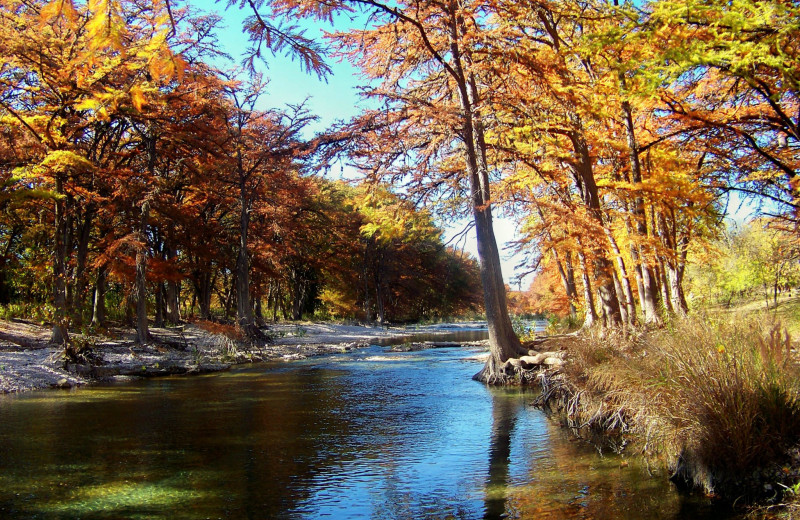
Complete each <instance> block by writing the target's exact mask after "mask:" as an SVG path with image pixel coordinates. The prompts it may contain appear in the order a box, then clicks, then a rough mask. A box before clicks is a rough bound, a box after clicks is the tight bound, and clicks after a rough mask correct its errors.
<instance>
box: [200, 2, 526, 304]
mask: <svg viewBox="0 0 800 520" xmlns="http://www.w3.org/2000/svg"><path fill="white" fill-rule="evenodd" d="M190 4H191V5H192V6H194V7H195V8H197V9H200V10H203V11H206V12H217V13H218V14H220V15H221V16H222V17H223V19H224V22H223V23H224V25H225V26H226V28H225V29H223V30H222V31H221V32H220V34H219V42H220V44H221V45H222V47H223V50H224V51H225V52H227V53H228V54H230V55H231V56H232V57H233V58H234V60H235V62H232V63H230V66H231V67H234V66H236V65H238V64H239V62H240V61H241V56H242V54H243V52H244V51H245V49H247V47H248V42H247V37H246V35H245V34H243V33H242V21H243V20H244V18H245V17H246V16H247V14H248V13H247V12H246V11H242V10H239V9H236V8H230V9H227V10H226V9H225V4H224V3H215V2H214V1H213V0H190ZM343 21H345V22H346V20H343ZM303 25H304V26H306V27H307V32H306V35H307V36H309V37H315V38H316V37H319V38H322V36H323V33H324V31H325V30H326V29H327V30H330V29H331V28H330V27H324V26H323V25H322V24H313V23H304V24H303ZM328 63H329V65H330V66H331V69H332V70H333V73H332V74H331V75H330V77H328V79H327V81H322V80H319V79H317V77H316V76H314V75H313V74H307V73H305V72H304V71H303V70H302V68H301V66H300V63H299V62H298V61H292V60H291V59H290V58H288V57H286V56H282V55H276V56H267V59H266V64H265V67H264V68H262V70H263V72H264V74H265V76H266V77H268V78H269V79H270V81H269V85H268V87H267V93H266V95H265V96H264V97H263V99H262V103H263V108H267V107H281V106H284V105H287V104H298V103H301V102H303V101H306V103H307V105H306V106H307V107H308V109H309V111H310V112H311V113H313V114H316V115H317V116H318V117H319V121H318V123H316V124H315V125H314V126H313V127H311V130H313V131H321V130H323V129H324V128H326V127H327V126H329V125H331V124H332V123H334V122H335V121H336V120H342V119H345V120H346V119H349V118H350V117H352V116H354V115H356V114H357V113H358V111H359V107H358V104H359V97H358V86H359V85H360V84H363V82H362V81H361V79H360V78H359V76H358V71H357V70H356V69H355V68H354V67H352V66H351V65H350V64H349V63H346V62H344V63H341V62H337V61H334V60H328ZM353 173H354V172H349V171H345V172H344V175H345V176H348V177H349V176H352V175H353ZM330 175H331V176H333V177H338V176H339V175H341V172H340V171H339V170H336V169H335V170H334V171H332V172H331V173H330ZM494 221H495V235H496V236H497V240H498V245H499V246H500V248H501V258H502V259H503V277H504V279H505V280H506V283H509V282H510V281H511V279H512V278H513V276H514V265H515V264H517V263H518V262H519V260H518V259H516V258H505V256H506V255H503V254H502V248H503V246H504V245H505V243H506V242H508V241H510V240H513V239H514V224H513V222H511V221H510V220H508V219H504V218H500V216H499V214H498V212H497V211H495V219H494ZM441 225H443V226H444V224H441ZM463 226H464V222H459V223H453V224H451V225H450V226H445V229H446V235H447V236H448V237H450V236H452V235H453V234H455V233H458V232H459V231H461V229H462V228H463ZM461 246H463V247H464V249H465V250H466V251H468V252H470V253H471V254H472V255H473V256H475V257H477V255H478V253H477V244H476V238H475V234H474V232H471V233H470V234H469V235H468V237H467V239H466V240H465V241H462V242H459V247H461ZM529 283H530V279H527V280H526V281H525V282H524V283H523V286H522V287H523V289H526V288H527V284H529ZM514 288H515V289H516V288H517V286H516V285H515V286H514Z"/></svg>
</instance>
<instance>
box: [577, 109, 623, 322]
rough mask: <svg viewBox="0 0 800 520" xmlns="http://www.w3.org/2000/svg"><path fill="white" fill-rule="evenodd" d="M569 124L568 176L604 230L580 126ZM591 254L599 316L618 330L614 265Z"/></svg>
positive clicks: (597, 252) (595, 250)
mask: <svg viewBox="0 0 800 520" xmlns="http://www.w3.org/2000/svg"><path fill="white" fill-rule="evenodd" d="M572 123H573V125H574V126H575V130H574V131H573V132H570V135H569V137H570V141H571V142H572V146H573V150H574V152H575V156H576V159H577V160H576V161H575V165H574V167H573V172H572V173H573V177H574V179H575V184H576V187H577V188H578V189H579V191H580V192H581V195H582V199H583V203H584V204H585V205H586V207H587V209H588V210H589V215H591V217H592V218H593V219H594V220H595V222H596V223H597V225H598V226H599V227H600V229H605V225H604V223H603V213H602V210H601V206H600V194H599V191H598V189H597V183H596V182H595V178H594V169H593V167H592V158H591V155H590V154H589V146H588V144H587V143H586V140H585V138H584V136H583V126H582V123H581V121H580V119H579V118H578V116H577V115H572ZM591 253H592V257H593V260H594V261H593V263H594V265H593V267H594V285H595V286H596V287H597V294H598V296H599V298H600V304H601V305H602V306H603V312H604V313H605V314H606V317H607V320H608V324H609V325H611V326H614V327H616V326H619V325H621V324H622V314H621V313H620V308H619V300H617V297H616V290H615V288H614V276H613V270H614V265H613V264H612V263H611V261H610V260H609V259H608V258H607V254H606V251H605V249H603V248H601V247H598V246H594V247H592V250H591Z"/></svg>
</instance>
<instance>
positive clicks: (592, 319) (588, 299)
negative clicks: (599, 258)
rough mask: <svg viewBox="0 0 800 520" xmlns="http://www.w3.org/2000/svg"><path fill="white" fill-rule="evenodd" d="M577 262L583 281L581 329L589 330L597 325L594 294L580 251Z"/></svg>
mask: <svg viewBox="0 0 800 520" xmlns="http://www.w3.org/2000/svg"><path fill="white" fill-rule="evenodd" d="M578 261H579V262H580V266H581V280H582V281H583V305H584V307H585V309H584V315H583V328H584V329H589V328H591V327H592V326H593V325H594V324H595V323H597V311H596V310H595V307H594V292H593V291H592V282H591V280H590V278H589V270H588V266H587V264H586V255H585V254H584V253H583V252H582V251H581V252H579V253H578Z"/></svg>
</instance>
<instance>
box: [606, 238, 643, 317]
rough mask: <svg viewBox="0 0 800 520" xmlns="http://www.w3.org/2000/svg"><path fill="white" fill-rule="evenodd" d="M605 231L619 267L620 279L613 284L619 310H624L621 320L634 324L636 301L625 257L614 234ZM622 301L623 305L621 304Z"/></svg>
mask: <svg viewBox="0 0 800 520" xmlns="http://www.w3.org/2000/svg"><path fill="white" fill-rule="evenodd" d="M605 232H606V236H607V237H608V242H609V244H611V250H612V251H613V252H614V256H615V257H616V259H617V268H618V269H619V278H620V279H619V280H617V281H615V286H616V289H617V299H618V300H619V301H620V304H621V305H620V311H624V312H623V316H622V321H624V322H625V323H628V324H629V325H635V324H636V302H635V301H634V299H633V289H632V288H631V281H630V278H629V277H628V269H627V266H626V265H625V259H624V258H622V252H620V250H619V245H618V244H617V241H616V239H615V238H614V235H613V234H612V233H611V230H609V229H608V228H605ZM615 278H616V276H615ZM623 302H624V306H623V305H622V304H623Z"/></svg>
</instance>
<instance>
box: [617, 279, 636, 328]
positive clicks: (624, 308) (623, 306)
mask: <svg viewBox="0 0 800 520" xmlns="http://www.w3.org/2000/svg"><path fill="white" fill-rule="evenodd" d="M614 290H615V291H616V293H617V300H618V301H619V303H620V305H619V312H620V316H622V323H628V324H631V325H633V323H631V321H630V320H633V317H630V318H629V317H628V302H627V301H626V297H625V293H624V292H623V289H622V284H621V283H620V281H619V276H617V273H614Z"/></svg>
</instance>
